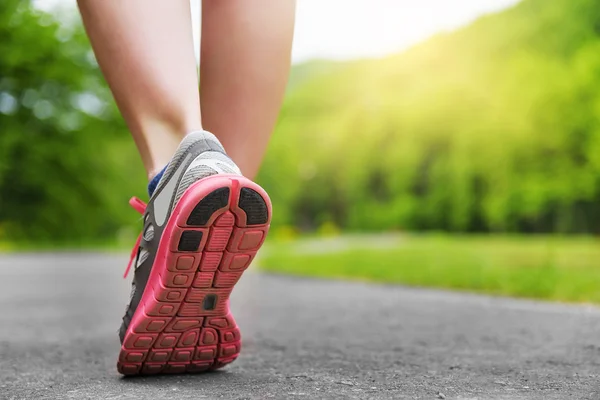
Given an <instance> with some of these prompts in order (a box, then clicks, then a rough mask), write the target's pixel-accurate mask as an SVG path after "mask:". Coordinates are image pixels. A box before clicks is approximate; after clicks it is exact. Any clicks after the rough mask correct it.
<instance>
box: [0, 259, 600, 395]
mask: <svg viewBox="0 0 600 400" xmlns="http://www.w3.org/2000/svg"><path fill="white" fill-rule="evenodd" d="M125 261H126V257H125V256H121V255H119V256H115V255H100V254H85V253H78V254H61V255H56V254H37V255H11V256H6V255H3V256H0V310H2V311H1V314H0V315H1V318H0V399H45V398H48V399H198V398H208V399H212V398H223V399H269V398H275V399H279V398H291V399H295V398H298V399H313V398H339V399H345V398H357V399H369V398H372V399H379V398H394V399H436V398H442V397H443V396H441V395H438V392H441V393H442V394H443V395H445V398H446V399H485V400H487V399H600V381H599V375H600V309H598V308H593V307H587V306H565V305H553V304H544V303H536V302H530V301H518V300H510V299H496V298H489V297H480V296H474V295H463V294H455V293H446V292H439V291H430V290H416V289H407V288H402V287H396V286H382V285H367V284H361V283H343V282H328V281H318V280H309V279H294V278H287V277H279V276H269V275H261V274H259V273H256V272H254V273H253V272H250V273H248V274H247V275H246V276H245V277H244V279H243V280H242V282H241V283H240V285H239V287H238V288H237V289H236V291H235V292H234V296H233V308H234V314H235V315H236V316H237V320H238V322H239V323H240V325H241V328H242V334H243V335H244V349H243V351H242V355H241V357H240V359H238V361H236V362H235V363H234V364H233V365H231V366H229V367H228V368H226V369H225V370H224V371H223V372H215V373H209V374H203V375H187V376H183V375H180V376H162V377H151V378H132V379H124V378H121V377H120V376H119V375H118V374H117V372H116V370H115V356H116V354H117V349H118V346H119V345H118V339H117V328H118V327H119V320H120V317H121V313H122V311H123V309H124V307H125V300H126V298H127V296H128V293H129V283H128V282H126V281H124V280H122V279H121V278H120V274H121V273H122V270H123V264H124V262H125Z"/></svg>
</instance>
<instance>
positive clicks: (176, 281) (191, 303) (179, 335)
mask: <svg viewBox="0 0 600 400" xmlns="http://www.w3.org/2000/svg"><path fill="white" fill-rule="evenodd" d="M270 220H271V202H270V200H269V197H268V195H267V193H266V192H265V191H264V190H263V189H262V188H261V187H260V186H258V185H257V184H255V183H254V182H252V181H250V180H248V179H246V178H244V177H242V176H238V175H215V176H211V177H208V178H204V179H202V180H200V181H198V182H196V183H194V184H193V185H192V186H190V187H189V188H188V189H187V190H186V192H185V193H184V194H183V196H182V197H181V199H180V200H179V202H178V203H177V205H176V207H175V209H174V210H173V212H172V214H171V216H170V218H169V220H168V222H167V225H166V227H165V229H164V231H163V234H162V237H161V239H160V244H159V247H158V250H157V253H156V257H155V261H154V264H153V266H152V271H151V273H150V276H149V278H148V282H147V285H146V287H145V289H144V292H143V295H142V298H141V301H140V303H139V305H138V307H137V309H136V311H135V313H134V315H133V318H132V320H131V323H130V324H129V326H128V328H127V331H126V333H125V336H124V338H123V344H122V346H121V352H120V354H119V361H118V363H117V369H118V371H119V372H120V373H121V374H124V375H146V374H158V373H184V372H201V371H206V370H214V369H218V368H221V367H223V366H225V365H227V364H229V363H231V362H232V361H234V360H235V359H236V358H237V357H238V355H239V353H240V349H241V336H240V330H239V328H238V326H237V324H236V322H235V320H234V318H233V316H232V315H231V313H230V309H229V296H230V294H231V292H232V290H233V287H234V286H235V284H236V283H237V282H238V280H239V279H240V277H241V276H242V274H243V272H244V271H245V270H246V269H247V268H248V266H249V265H250V263H251V261H252V260H253V258H254V256H255V255H256V252H257V251H258V249H259V248H260V246H261V245H262V244H263V242H264V240H265V237H266V235H267V232H268V230H269V223H270Z"/></svg>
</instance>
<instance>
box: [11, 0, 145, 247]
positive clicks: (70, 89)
mask: <svg viewBox="0 0 600 400" xmlns="http://www.w3.org/2000/svg"><path fill="white" fill-rule="evenodd" d="M66 17H67V16H65V18H66ZM136 170H140V171H141V166H140V162H139V161H138V157H137V156H136V153H135V150H134V148H133V146H132V145H131V144H130V140H129V138H128V136H127V134H126V131H125V127H124V125H123V123H122V121H121V119H120V117H119V116H118V113H117V112H116V109H115V107H114V105H113V103H112V100H111V97H110V94H109V92H108V91H107V89H106V86H105V85H104V83H103V81H102V79H101V76H100V74H99V71H98V68H97V65H96V63H95V60H94V57H93V54H92V53H91V50H90V47H89V44H88V42H87V39H86V38H85V35H84V33H83V30H82V28H81V26H80V24H79V23H66V22H65V23H63V24H61V25H59V24H58V23H56V22H55V20H54V19H53V18H52V17H51V16H50V15H48V14H45V13H43V12H40V11H37V10H35V9H33V7H32V6H31V4H30V1H23V0H3V1H2V2H0V238H1V239H4V240H13V241H23V240H26V241H37V240H43V241H51V242H61V241H67V240H68V241H74V240H88V239H100V238H110V237H114V235H115V232H116V231H117V229H118V228H119V227H120V226H122V225H123V224H125V223H126V221H131V220H135V217H133V218H131V217H130V216H128V215H127V214H126V212H127V211H126V201H127V195H128V194H131V193H130V190H131V188H132V186H133V187H137V188H143V182H144V179H143V173H136V172H134V171H136ZM138 190H139V189H138Z"/></svg>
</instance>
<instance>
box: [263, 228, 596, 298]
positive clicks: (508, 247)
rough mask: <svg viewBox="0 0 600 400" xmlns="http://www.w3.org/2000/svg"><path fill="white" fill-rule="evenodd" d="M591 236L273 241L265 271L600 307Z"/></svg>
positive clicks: (355, 238)
mask: <svg viewBox="0 0 600 400" xmlns="http://www.w3.org/2000/svg"><path fill="white" fill-rule="evenodd" d="M599 244H600V243H598V240H596V239H592V238H589V237H576V236H571V237H543V236H537V235H536V236H527V237H523V236H514V237H511V236H498V235H489V236H461V235H454V236H444V235H420V236H407V235H395V236H394V235H392V236H385V235H384V236H381V235H374V236H368V235H367V236H355V237H353V236H342V237H338V238H334V239H323V238H319V239H318V240H307V239H301V240H297V241H288V242H275V243H273V242H271V243H269V244H268V246H267V247H266V248H265V251H264V252H263V253H262V254H261V257H260V261H259V263H260V266H261V268H262V269H264V270H267V271H272V272H283V273H287V274H294V275H302V276H316V277H324V278H346V279H357V280H366V281H375V282H385V283H403V284H407V285H412V286H427V287H439V288H448V289H459V290H469V291H474V292H480V293H489V294H496V295H508V296H517V297H532V298H539V299H547V300H561V301H574V302H593V303H600V292H599V291H598V285H600V269H598V259H600V245H599Z"/></svg>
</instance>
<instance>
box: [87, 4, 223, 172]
mask: <svg viewBox="0 0 600 400" xmlns="http://www.w3.org/2000/svg"><path fill="white" fill-rule="evenodd" d="M78 3H79V8H80V10H81V15H82V17H83V21H84V23H85V27H86V30H87V32H88V35H89V37H90V40H91V42H92V45H93V48H94V51H95V53H96V58H97V59H98V62H99V64H100V67H101V68H102V71H103V73H104V76H105V77H106V80H107V81H108V84H109V85H110V88H111V90H112V92H113V94H114V97H115V100H116V102H117V105H118V106H119V109H120V110H121V113H122V114H123V117H124V118H125V121H126V122H127V125H128V127H129V129H130V130H131V133H132V135H133V138H134V140H135V143H136V145H137V147H138V150H139V152H140V155H141V156H142V161H143V163H144V166H145V168H146V171H147V172H148V176H149V177H152V176H154V175H155V174H156V173H157V172H158V171H160V169H161V168H163V167H164V166H165V165H166V164H167V163H168V162H169V160H170V159H171V157H172V155H173V152H174V151H175V149H176V148H177V146H178V145H179V142H180V141H181V139H182V138H183V137H184V136H185V135H186V134H187V133H189V132H190V131H193V130H198V129H201V127H202V125H201V122H200V99H199V94H198V76H197V70H196V60H195V57H194V44H193V38H192V26H191V25H192V24H191V15H190V4H189V1H188V0H169V1H165V0H78ZM216 3H218V1H217V2H216Z"/></svg>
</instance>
